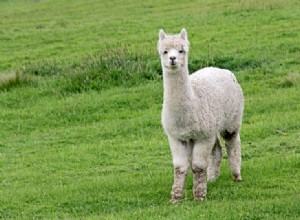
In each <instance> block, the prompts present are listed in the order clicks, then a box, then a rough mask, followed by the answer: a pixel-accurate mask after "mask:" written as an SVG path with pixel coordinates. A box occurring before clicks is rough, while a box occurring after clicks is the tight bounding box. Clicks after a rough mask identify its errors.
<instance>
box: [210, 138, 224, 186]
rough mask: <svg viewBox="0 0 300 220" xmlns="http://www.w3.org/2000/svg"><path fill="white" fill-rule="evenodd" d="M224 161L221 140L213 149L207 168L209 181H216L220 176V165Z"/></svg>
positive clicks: (217, 141) (217, 140)
mask: <svg viewBox="0 0 300 220" xmlns="http://www.w3.org/2000/svg"><path fill="white" fill-rule="evenodd" d="M221 160H222V147H221V143H220V140H219V138H218V137H217V139H216V143H215V145H214V147H213V149H212V152H211V155H210V160H209V164H208V168H207V178H208V180H209V181H214V180H216V179H217V178H218V177H219V175H220V165H221Z"/></svg>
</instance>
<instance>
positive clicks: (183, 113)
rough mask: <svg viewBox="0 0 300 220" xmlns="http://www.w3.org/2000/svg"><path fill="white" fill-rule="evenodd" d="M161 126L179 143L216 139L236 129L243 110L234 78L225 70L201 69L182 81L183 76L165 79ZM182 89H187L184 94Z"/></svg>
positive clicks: (241, 96) (239, 89)
mask: <svg viewBox="0 0 300 220" xmlns="http://www.w3.org/2000/svg"><path fill="white" fill-rule="evenodd" d="M164 80H165V87H166V86H167V87H168V85H167V84H168V83H169V84H176V86H171V85H170V86H169V87H171V88H175V89H174V90H172V91H170V92H169V91H165V95H164V104H163V112H162V124H163V127H164V130H165V131H166V133H167V134H168V135H172V136H173V137H176V138H178V139H179V140H182V141H188V140H190V139H197V138H209V137H212V136H217V134H218V133H224V132H225V131H227V132H229V133H231V132H234V131H236V130H239V127H240V125H241V124H240V123H241V116H242V111H243V102H242V101H241V100H243V94H242V90H241V88H240V86H239V85H238V83H237V81H236V78H235V76H234V75H233V74H232V73H231V72H230V71H228V70H224V69H218V68H212V67H209V68H204V69H201V70H199V71H197V72H195V73H193V74H192V75H189V76H188V77H187V78H186V79H185V80H186V81H188V82H186V84H190V86H191V88H186V84H183V85H180V84H182V81H183V79H182V76H181V75H176V76H171V77H170V78H169V77H168V76H165V78H164ZM178 85H180V86H182V87H183V88H179V87H180V86H178ZM184 90H187V91H186V92H184Z"/></svg>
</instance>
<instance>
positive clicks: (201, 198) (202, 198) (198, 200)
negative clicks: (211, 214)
mask: <svg viewBox="0 0 300 220" xmlns="http://www.w3.org/2000/svg"><path fill="white" fill-rule="evenodd" d="M194 199H195V201H197V202H203V201H204V199H205V197H195V198H194Z"/></svg>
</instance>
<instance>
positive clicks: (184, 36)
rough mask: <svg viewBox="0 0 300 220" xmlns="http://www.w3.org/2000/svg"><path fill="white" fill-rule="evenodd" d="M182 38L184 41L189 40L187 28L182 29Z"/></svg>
mask: <svg viewBox="0 0 300 220" xmlns="http://www.w3.org/2000/svg"><path fill="white" fill-rule="evenodd" d="M180 37H181V38H182V39H184V40H187V33H186V30H185V28H182V30H181V32H180Z"/></svg>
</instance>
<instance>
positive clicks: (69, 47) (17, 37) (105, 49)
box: [0, 0, 300, 219]
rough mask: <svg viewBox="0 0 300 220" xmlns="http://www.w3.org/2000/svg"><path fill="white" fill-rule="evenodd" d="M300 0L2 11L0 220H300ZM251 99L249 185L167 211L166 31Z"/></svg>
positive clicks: (231, 186)
mask: <svg viewBox="0 0 300 220" xmlns="http://www.w3.org/2000/svg"><path fill="white" fill-rule="evenodd" d="M299 14H300V2H299V1H298V0H264V1H257V0H249V1H233V0H211V1H204V0H202V1H201V0H198V1H196V0H195V1H176V2H175V1H169V0H168V1H167V0H159V1H156V0H154V1H143V2H141V1H136V0H123V1H114V0H112V1H105V0H103V1H94V0H88V1H83V0H76V1H67V0H52V1H47V0H22V1H18V0H0V218H3V219H8V218H13V219H36V218H42V219H57V218H67V219H76V218H78V219H192V218H193V219H299V218H300V209H299V201H300V196H299V195H300V194H299V188H300V184H299V182H300V162H299V153H300V150H299V143H300V130H299V129H300V25H299V24H300V16H299ZM182 27H185V28H186V29H187V32H188V37H189V40H190V43H191V52H190V56H189V68H190V70H191V72H192V71H195V70H197V69H199V68H202V67H204V66H218V67H221V68H228V69H230V70H232V71H233V72H234V73H235V74H236V76H237V78H238V80H239V82H240V83H241V86H242V88H243V91H244V95H245V101H246V103H245V113H244V120H243V127H242V134H241V139H242V157H243V166H242V175H243V182H242V183H239V184H237V183H234V182H233V181H232V179H231V176H230V171H229V168H228V163H227V160H226V159H227V156H226V154H225V152H224V160H223V162H222V168H221V176H220V178H219V179H218V180H217V181H216V182H213V183H209V185H208V196H207V199H206V200H205V202H203V203H202V204H199V203H196V202H195V201H193V197H192V190H191V189H192V176H191V174H189V179H188V182H187V190H186V198H185V200H184V201H183V202H182V203H180V204H178V205H170V204H169V203H168V201H169V198H170V190H171V185H172V181H173V170H172V161H171V154H170V150H169V147H168V143H167V140H166V137H165V135H164V133H163V130H162V128H161V125H160V111H161V103H162V92H163V89H162V77H161V68H160V60H159V57H158V54H157V52H156V45H157V38H158V30H159V29H160V28H164V30H165V31H166V32H167V33H177V32H179V31H180V30H181V28H182Z"/></svg>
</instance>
